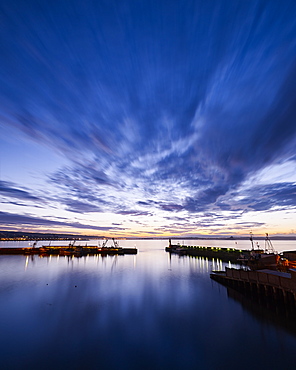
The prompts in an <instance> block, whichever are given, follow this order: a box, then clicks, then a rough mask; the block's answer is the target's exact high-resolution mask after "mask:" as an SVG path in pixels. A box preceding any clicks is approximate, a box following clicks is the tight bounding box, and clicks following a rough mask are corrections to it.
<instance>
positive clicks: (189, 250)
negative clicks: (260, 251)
mask: <svg viewBox="0 0 296 370" xmlns="http://www.w3.org/2000/svg"><path fill="white" fill-rule="evenodd" d="M165 250H166V251H167V252H170V253H178V254H181V255H188V256H199V257H207V258H218V259H220V260H222V261H223V262H229V261H230V262H231V263H238V259H239V258H241V256H242V255H244V256H245V258H249V257H250V252H251V251H250V250H241V249H235V248H220V247H202V246H191V245H179V244H175V245H173V244H171V243H169V246H168V247H166V248H165Z"/></svg>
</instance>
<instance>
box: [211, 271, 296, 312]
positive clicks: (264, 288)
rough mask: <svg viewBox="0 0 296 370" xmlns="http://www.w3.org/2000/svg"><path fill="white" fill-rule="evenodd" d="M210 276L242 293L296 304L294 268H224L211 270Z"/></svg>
mask: <svg viewBox="0 0 296 370" xmlns="http://www.w3.org/2000/svg"><path fill="white" fill-rule="evenodd" d="M210 277H211V278H212V279H213V280H215V281H217V282H219V283H221V284H223V285H226V286H229V287H231V288H233V289H236V290H239V291H241V292H244V293H251V294H255V295H257V296H261V297H263V298H267V299H272V300H275V301H282V302H284V303H287V304H294V305H296V269H291V270H289V272H280V271H274V270H269V269H263V270H256V271H251V270H243V269H234V268H227V267H226V268H225V271H216V272H212V273H211V275H210Z"/></svg>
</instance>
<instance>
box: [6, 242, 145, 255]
mask: <svg viewBox="0 0 296 370" xmlns="http://www.w3.org/2000/svg"><path fill="white" fill-rule="evenodd" d="M137 253H138V250H137V248H122V247H96V246H79V245H78V246H74V245H72V244H70V245H69V246H42V247H27V248H0V255H39V256H42V257H44V256H49V255H59V256H74V257H82V256H87V255H97V254H101V255H124V254H137Z"/></svg>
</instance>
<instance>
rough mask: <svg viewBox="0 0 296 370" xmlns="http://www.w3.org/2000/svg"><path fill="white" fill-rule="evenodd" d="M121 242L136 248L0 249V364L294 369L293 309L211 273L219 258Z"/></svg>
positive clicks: (161, 244) (291, 244)
mask: <svg viewBox="0 0 296 370" xmlns="http://www.w3.org/2000/svg"><path fill="white" fill-rule="evenodd" d="M180 242H181V243H182V241H180ZM212 243H213V242H212ZM218 243H219V244H218ZM223 243H226V244H227V243H232V244H233V243H234V242H217V243H215V245H220V246H226V245H225V244H223ZM120 244H121V245H122V246H129V247H133V246H134V245H135V244H136V246H137V248H138V254H137V255H136V256H134V255H125V256H117V257H116V256H114V257H112V256H107V257H101V256H99V257H83V258H68V257H60V258H58V257H48V258H40V257H36V256H34V257H31V256H30V257H25V256H0V333H1V336H0V338H1V342H0V355H1V356H0V368H1V369H131V370H132V369H211V370H212V369H219V370H220V369H222V370H223V369H250V368H251V369H294V368H295V365H294V364H293V354H294V351H295V348H296V329H295V328H296V325H295V323H296V321H295V320H294V318H293V317H294V316H293V313H291V312H285V311H281V310H280V309H279V308H278V307H269V309H267V308H266V307H262V306H259V305H258V304H257V303H256V302H252V301H250V300H249V299H247V298H245V297H243V296H241V295H240V294H238V293H236V292H233V291H231V290H228V289H227V288H225V287H224V286H222V285H219V284H218V283H216V282H214V281H212V280H211V279H210V277H209V274H210V272H211V270H212V269H217V268H224V266H225V264H224V263H223V264H222V262H220V261H212V260H209V261H208V260H205V259H201V258H192V257H188V256H181V257H179V256H177V255H172V256H171V258H170V256H169V254H168V253H166V252H165V251H164V247H165V246H166V245H167V242H166V241H147V240H145V241H122V242H121V243H120ZM193 244H201V242H200V241H198V242H196V243H194V242H193ZM274 244H275V243H274ZM202 245H207V244H206V241H205V242H204V243H202ZM213 245H214V244H213ZM248 245H249V243H248V242H246V246H245V247H248ZM281 246H283V243H282V244H281ZM245 247H244V246H240V245H239V248H245ZM277 249H278V250H279V248H278V247H277ZM283 249H284V250H288V249H296V248H295V247H294V242H285V245H284V246H283Z"/></svg>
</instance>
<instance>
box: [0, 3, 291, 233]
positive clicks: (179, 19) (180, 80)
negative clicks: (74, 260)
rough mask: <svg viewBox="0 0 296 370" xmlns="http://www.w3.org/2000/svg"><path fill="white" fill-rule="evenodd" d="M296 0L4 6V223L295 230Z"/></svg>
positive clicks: (0, 105) (138, 229) (94, 229)
mask: <svg viewBox="0 0 296 370" xmlns="http://www.w3.org/2000/svg"><path fill="white" fill-rule="evenodd" d="M295 14H296V3H295V1H287V0H282V1H246V2H244V1H234V0H232V1H220V0H219V1H212V0H211V1H190V0H183V1H174V0H160V1H157V2H155V1H148V0H139V1H132V0H125V1H124V0H121V1H118V0H117V1H114V0H108V1H107V0H106V1H89V0H85V1H78V0H71V1H64V0H61V1H52V2H48V1H43V0H36V1H33V0H28V1H26V2H23V1H15V0H14V1H10V2H8V1H7V2H2V3H1V5H0V23H1V34H0V49H1V56H0V154H1V157H0V196H1V198H0V199H1V211H0V228H1V229H2V230H23V231H54V232H69V233H73V232H77V233H82V234H94V235H113V236H129V235H130V236H158V235H159V236H166V235H176V236H177V235H182V236H194V235H197V236H198V235H203V234H208V235H235V234H248V233H249V232H250V231H252V232H253V233H258V234H263V233H265V232H269V233H271V234H295V229H294V228H295V221H296V217H295V207H296V171H295V161H296V149H295V148H296V146H295V144H296V59H295V56H296V18H295Z"/></svg>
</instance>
